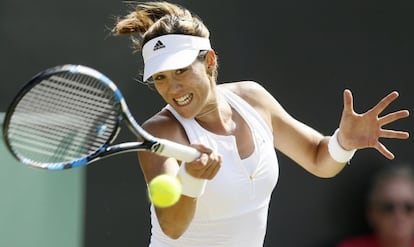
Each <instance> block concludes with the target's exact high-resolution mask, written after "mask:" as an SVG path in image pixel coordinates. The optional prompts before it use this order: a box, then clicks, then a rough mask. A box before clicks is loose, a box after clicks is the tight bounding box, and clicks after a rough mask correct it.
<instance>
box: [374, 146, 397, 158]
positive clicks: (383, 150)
mask: <svg viewBox="0 0 414 247" xmlns="http://www.w3.org/2000/svg"><path fill="white" fill-rule="evenodd" d="M375 149H376V150H378V152H380V153H381V154H382V155H384V156H385V157H386V158H387V159H390V160H393V159H394V157H395V156H394V154H393V153H391V152H390V151H389V150H388V149H387V148H386V147H385V146H384V145H383V144H382V143H380V142H378V144H377V145H376V146H375Z"/></svg>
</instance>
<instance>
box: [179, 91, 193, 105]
mask: <svg viewBox="0 0 414 247" xmlns="http://www.w3.org/2000/svg"><path fill="white" fill-rule="evenodd" d="M192 99H193V94H192V93H189V94H186V95H184V96H182V97H179V98H175V99H174V101H175V103H177V105H180V106H183V105H187V104H188V103H190V102H191V100H192Z"/></svg>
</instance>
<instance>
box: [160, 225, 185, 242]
mask: <svg viewBox="0 0 414 247" xmlns="http://www.w3.org/2000/svg"><path fill="white" fill-rule="evenodd" d="M161 230H162V231H163V233H164V234H165V235H166V236H168V237H169V238H171V239H174V240H176V239H179V238H180V237H181V236H182V235H183V233H184V231H185V230H182V229H180V228H179V227H177V225H175V226H171V225H170V226H166V225H163V226H161Z"/></svg>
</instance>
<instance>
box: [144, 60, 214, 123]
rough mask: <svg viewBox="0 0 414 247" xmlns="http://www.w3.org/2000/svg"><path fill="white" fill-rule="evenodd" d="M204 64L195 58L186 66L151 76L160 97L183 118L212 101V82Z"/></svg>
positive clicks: (202, 108)
mask: <svg viewBox="0 0 414 247" xmlns="http://www.w3.org/2000/svg"><path fill="white" fill-rule="evenodd" d="M206 67H207V66H206V65H205V63H204V62H203V61H199V60H196V61H195V62H194V63H193V64H191V65H190V66H188V67H185V68H181V69H176V70H169V71H163V72H160V73H156V74H154V75H153V76H152V79H153V81H154V85H155V88H156V89H157V91H158V93H159V94H160V95H161V97H162V98H163V99H164V100H165V101H166V102H167V103H168V104H170V105H171V106H172V107H174V109H175V110H176V111H177V112H178V113H179V114H180V115H181V116H183V117H184V118H193V117H195V116H196V115H197V114H199V113H200V112H202V111H204V110H206V109H204V108H205V106H206V105H207V104H208V102H210V101H212V100H213V99H212V95H213V94H212V87H213V83H212V82H211V81H210V79H209V76H208V75H207V70H206Z"/></svg>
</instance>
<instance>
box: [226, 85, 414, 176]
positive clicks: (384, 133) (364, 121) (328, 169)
mask: <svg viewBox="0 0 414 247" xmlns="http://www.w3.org/2000/svg"><path fill="white" fill-rule="evenodd" d="M226 87H229V88H230V89H231V90H233V91H234V92H235V93H237V94H239V95H240V96H241V97H243V98H244V99H245V100H246V101H248V102H249V103H250V104H251V105H252V106H253V107H254V108H255V109H256V110H257V111H258V112H259V113H260V114H261V115H262V116H263V118H264V119H265V121H267V122H268V124H269V126H270V127H271V129H272V130H273V136H274V146H275V148H276V149H278V150H279V151H281V152H282V153H284V154H285V155H287V156H288V157H290V158H291V159H292V160H293V161H295V162H296V163H297V164H299V165H300V166H302V167H303V168H304V169H306V170H307V171H309V172H310V173H312V174H314V175H316V176H319V177H333V176H335V175H336V174H337V173H339V172H340V171H341V170H342V169H343V167H344V166H345V163H339V162H337V161H335V160H333V159H332V157H331V155H330V154H329V151H328V142H329V140H330V138H331V137H330V136H324V135H322V134H321V133H319V132H318V131H316V130H315V129H313V128H311V127H309V126H307V125H305V124H304V123H302V122H300V121H298V120H296V119H295V118H293V117H292V116H291V115H290V114H288V113H287V112H286V110H285V109H284V108H283V107H282V106H281V105H280V104H279V102H277V100H276V99H275V98H274V97H273V96H272V95H271V94H270V93H269V92H267V91H266V90H265V89H264V88H263V87H262V86H260V85H259V84H257V83H254V82H241V83H237V84H234V85H231V84H229V85H228V86H226ZM397 97H398V94H397V93H396V92H393V93H391V94H389V95H388V96H386V97H384V98H383V99H382V100H381V101H380V102H379V103H378V104H377V105H376V106H375V107H373V108H372V109H370V110H369V111H367V112H366V113H363V114H357V113H355V112H354V109H353V104H352V94H351V92H350V91H349V90H345V91H344V109H343V114H342V118H341V122H340V130H339V133H338V142H339V144H340V146H342V147H343V148H344V149H345V150H351V149H361V148H375V149H377V150H378V151H379V152H380V153H381V154H383V155H384V156H386V157H387V158H390V159H392V158H393V157H394V156H393V154H392V153H391V152H389V150H388V149H386V148H385V147H384V146H383V145H382V144H381V143H380V142H379V141H378V140H379V138H383V137H385V138H398V139H406V138H408V133H407V132H404V131H393V130H384V129H382V127H383V126H384V125H386V124H389V123H391V122H394V121H396V120H399V119H401V118H405V117H407V116H408V115H409V113H408V111H406V110H402V111H397V112H394V113H390V114H388V115H386V116H384V117H380V116H379V114H380V113H381V112H382V111H383V110H384V109H385V108H386V107H387V106H388V105H389V104H390V103H391V102H393V101H394V100H395V99H396V98H397Z"/></svg>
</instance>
